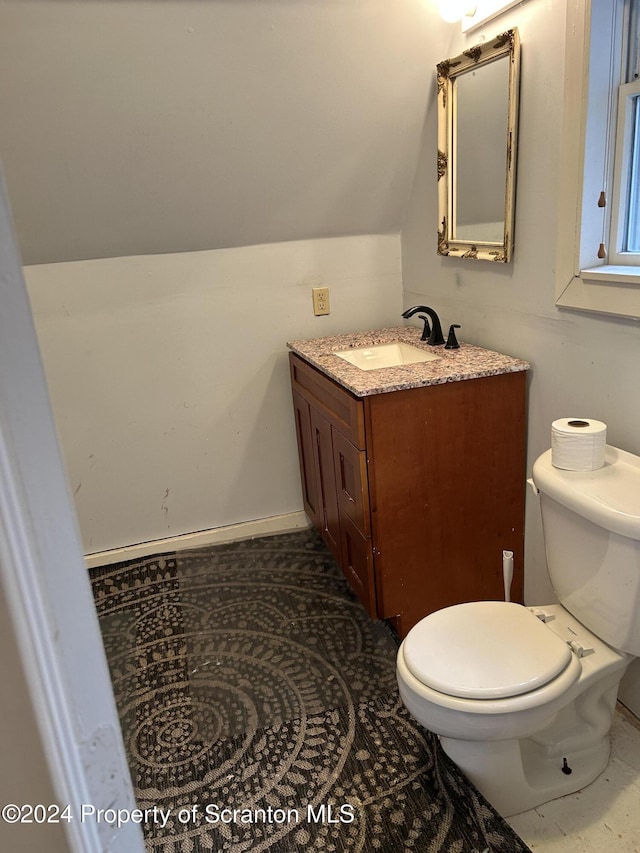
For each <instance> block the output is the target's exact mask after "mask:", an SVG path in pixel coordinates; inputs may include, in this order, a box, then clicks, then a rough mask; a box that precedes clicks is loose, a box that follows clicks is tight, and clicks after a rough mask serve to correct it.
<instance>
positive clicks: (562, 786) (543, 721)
mask: <svg viewBox="0 0 640 853" xmlns="http://www.w3.org/2000/svg"><path fill="white" fill-rule="evenodd" d="M536 613H537V615H536ZM433 617H438V618H433ZM488 626H490V628H488ZM443 635H446V638H443ZM443 643H446V644H447V649H448V653H447V654H441V653H439V650H441V649H442V648H443ZM570 644H571V645H570ZM630 660H632V656H631V655H628V654H625V653H624V652H622V653H621V652H617V651H615V650H614V649H612V648H610V647H609V646H607V645H606V643H603V642H602V641H601V640H599V639H598V638H597V637H595V636H594V635H593V634H592V633H591V632H590V631H588V630H587V629H586V628H584V627H583V626H582V625H581V624H580V623H579V622H578V621H577V620H576V619H575V618H573V617H572V616H571V614H570V613H568V612H567V611H566V610H565V609H564V608H563V607H561V606H560V605H549V606H547V607H543V608H526V607H523V606H522V605H519V604H513V603H507V602H501V601H480V602H472V603H468V604H459V605H454V606H453V607H448V608H445V609H444V610H440V611H437V613H436V614H432V616H431V617H427V618H426V619H423V620H422V622H420V623H418V625H416V626H415V628H414V629H413V630H412V631H410V632H409V634H408V636H407V638H406V639H405V640H404V642H403V643H402V645H401V647H400V649H399V652H398V661H397V674H398V686H399V690H400V696H401V698H402V701H403V703H404V705H405V706H406V708H407V710H408V711H409V712H410V714H411V715H412V716H413V717H414V718H415V719H416V720H417V721H418V722H419V723H421V725H423V726H424V727H425V728H427V729H429V731H432V732H434V733H435V734H437V735H439V736H440V742H441V744H442V746H443V749H444V751H445V752H446V753H447V755H449V757H450V758H451V759H453V761H455V763H456V764H457V765H458V766H459V767H460V769H461V770H463V771H464V772H465V773H466V775H467V776H468V778H469V779H470V780H471V781H472V782H473V783H474V785H475V786H476V787H477V788H478V790H480V791H481V792H482V793H483V794H484V796H485V797H486V798H487V799H488V800H489V802H491V804H492V805H493V806H494V807H495V808H496V809H497V810H498V812H500V814H502V815H504V816H505V817H508V816H509V815H513V814H517V813H518V812H521V811H526V810H527V809H531V808H534V807H535V806H538V805H540V804H541V803H544V802H547V801H548V800H550V799H554V798H555V797H560V796H563V795H564V794H568V793H571V792H572V791H576V790H578V788H582V787H583V786H584V785H586V784H588V783H589V782H592V781H593V779H595V778H596V777H597V776H598V775H599V774H600V773H601V772H602V770H603V769H604V768H605V767H606V765H607V762H608V760H609V742H608V732H609V729H610V727H611V717H612V714H613V710H614V707H615V701H616V696H617V691H618V684H619V682H620V679H621V678H622V675H623V674H624V671H625V669H626V668H627V666H628V663H629V661H630ZM461 694H462V695H461Z"/></svg>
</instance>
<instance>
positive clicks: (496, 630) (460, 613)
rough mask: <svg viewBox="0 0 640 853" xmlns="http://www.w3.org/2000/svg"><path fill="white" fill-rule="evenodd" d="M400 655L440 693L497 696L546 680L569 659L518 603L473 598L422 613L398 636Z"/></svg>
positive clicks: (560, 643)
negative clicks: (422, 615)
mask: <svg viewBox="0 0 640 853" xmlns="http://www.w3.org/2000/svg"><path fill="white" fill-rule="evenodd" d="M403 645H404V659H405V663H406V665H407V667H408V669H409V671H410V672H411V673H412V675H414V676H415V677H416V678H417V679H418V680H419V681H421V682H422V683H423V684H425V685H427V687H431V688H433V689H434V690H437V691H439V692H440V693H445V694H447V695H449V696H459V697H461V698H469V699H497V698H507V697H509V696H518V695H519V694H521V693H528V692H529V691H530V690H535V689H536V688H538V687H542V686H543V685H544V684H547V683H548V682H549V681H551V680H552V679H553V678H555V677H556V676H557V675H559V673H561V672H562V671H563V670H564V669H565V667H566V666H567V664H568V663H569V661H570V660H571V651H570V650H569V647H568V645H567V644H566V643H565V642H564V641H563V640H562V639H561V638H560V637H559V636H558V635H557V634H554V632H553V631H552V630H550V629H549V628H547V627H546V625H545V624H544V622H541V621H540V619H538V617H537V616H534V614H533V613H531V611H530V610H527V609H526V608H525V607H522V605H520V604H514V603H511V602H505V601H474V602H470V603H468V604H456V605H454V606H453V607H446V608H444V610H438V611H436V612H435V613H432V614H431V615H430V616H427V617H426V618H425V619H423V620H422V621H421V622H418V624H417V625H415V627H413V628H412V629H411V631H409V633H408V635H407V637H406V638H405V640H404V644H403Z"/></svg>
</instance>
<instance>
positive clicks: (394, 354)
mask: <svg viewBox="0 0 640 853" xmlns="http://www.w3.org/2000/svg"><path fill="white" fill-rule="evenodd" d="M333 354H334V355H337V356H338V358H343V359H344V360H345V361H348V362H349V363H350V364H354V365H355V366H356V367H359V368H360V370H378V369H379V368H381V367H401V366H402V365H404V364H417V363H418V362H421V361H435V360H437V358H438V356H437V355H432V354H431V353H430V352H426V351H425V350H423V349H418V347H414V346H412V345H411V344H405V343H403V342H402V341H393V342H391V343H388V344H373V345H372V346H370V347H354V349H346V350H341V351H340V352H334V353H333Z"/></svg>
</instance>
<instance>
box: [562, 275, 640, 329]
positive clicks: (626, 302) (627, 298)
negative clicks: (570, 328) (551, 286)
mask: <svg viewBox="0 0 640 853" xmlns="http://www.w3.org/2000/svg"><path fill="white" fill-rule="evenodd" d="M557 285H558V290H559V293H558V296H557V298H556V305H557V306H558V308H574V309H576V310H578V311H587V312H589V313H596V314H610V315H613V316H614V317H628V318H631V319H634V320H640V267H627V266H613V265H610V266H600V267H590V268H588V269H584V270H581V271H580V274H579V275H573V276H571V278H570V279H569V281H568V282H567V280H566V279H564V281H562V278H559V279H558V282H557Z"/></svg>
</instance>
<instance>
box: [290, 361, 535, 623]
mask: <svg viewBox="0 0 640 853" xmlns="http://www.w3.org/2000/svg"><path fill="white" fill-rule="evenodd" d="M290 365H291V380H292V387H293V399H294V410H295V413H296V433H297V440H298V453H299V459H300V471H301V479H302V492H303V500H304V508H305V511H306V512H307V514H308V515H309V518H310V519H311V521H312V523H313V524H314V526H315V527H316V528H317V529H318V531H319V532H320V534H321V535H322V537H323V538H324V540H325V542H326V543H327V546H328V547H329V549H330V550H331V552H332V554H333V555H334V557H335V559H336V560H337V562H338V563H339V564H340V566H341V567H342V570H343V572H344V574H345V575H346V577H347V579H348V580H349V582H350V584H351V586H352V588H353V589H354V591H355V592H356V593H357V595H358V596H359V597H360V599H361V601H362V602H363V604H364V605H365V607H366V608H367V610H368V612H369V614H370V615H371V616H372V617H378V618H384V619H389V620H390V621H391V622H392V623H393V624H394V626H395V628H396V630H397V631H398V633H399V635H400V636H401V637H403V636H405V635H406V633H407V632H408V630H409V629H410V628H411V627H412V626H413V625H414V624H415V623H416V622H417V621H419V620H420V619H421V618H423V617H424V616H426V615H427V614H428V613H431V612H433V611H434V610H438V609H440V608H442V607H447V606H449V605H451V604H457V603H460V602H463V601H473V600H479V599H502V598H504V586H503V575H502V551H503V550H505V549H506V550H511V551H513V552H514V579H513V584H512V588H511V598H512V600H513V601H521V600H522V592H523V590H522V587H523V576H522V566H523V558H524V554H523V550H524V488H525V381H526V374H525V372H524V371H520V372H515V373H503V374H500V375H497V376H489V377H483V378H478V379H468V380H464V381H459V382H447V383H444V384H441V385H430V386H425V387H421V388H412V389H409V390H405V391H391V392H388V393H384V394H374V395H371V396H367V397H363V398H358V397H355V396H354V395H353V394H351V393H350V392H349V391H347V390H346V389H345V388H343V387H341V386H340V385H338V384H337V383H336V382H334V381H333V380H331V379H330V378H329V377H327V376H326V375H324V374H323V373H321V372H320V371H319V370H316V369H315V368H314V367H312V366H311V365H310V364H308V363H307V362H306V361H304V360H303V359H301V358H299V357H298V356H297V355H295V354H294V353H291V354H290Z"/></svg>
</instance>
